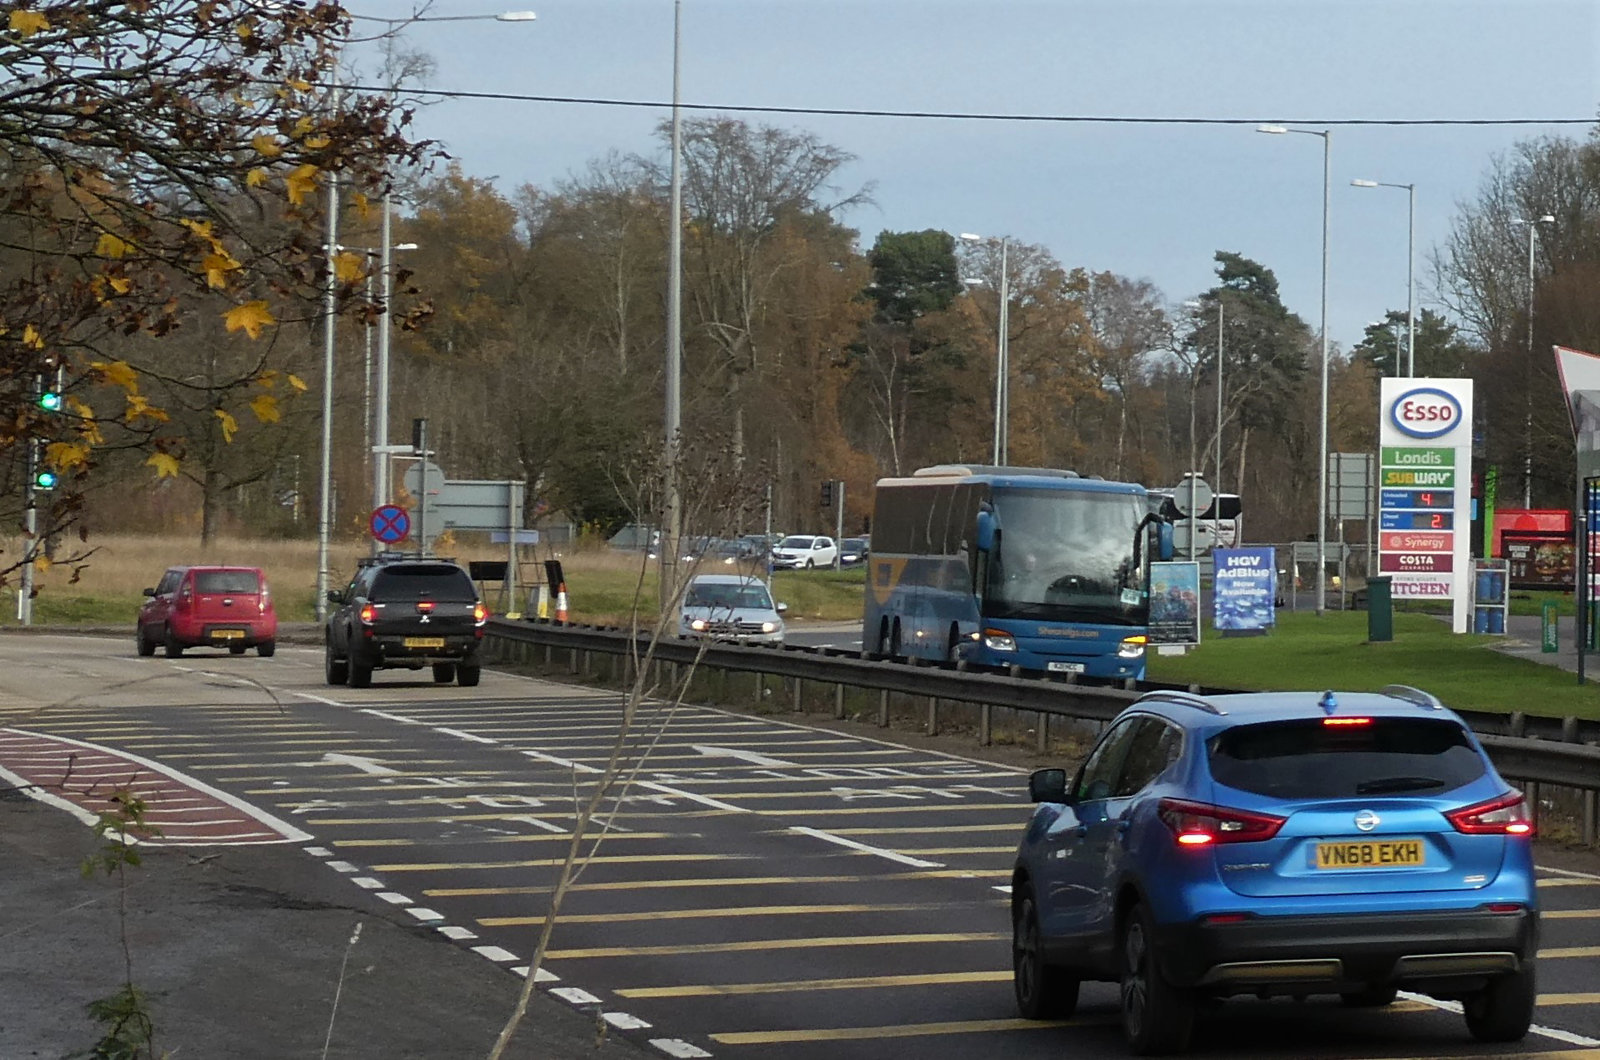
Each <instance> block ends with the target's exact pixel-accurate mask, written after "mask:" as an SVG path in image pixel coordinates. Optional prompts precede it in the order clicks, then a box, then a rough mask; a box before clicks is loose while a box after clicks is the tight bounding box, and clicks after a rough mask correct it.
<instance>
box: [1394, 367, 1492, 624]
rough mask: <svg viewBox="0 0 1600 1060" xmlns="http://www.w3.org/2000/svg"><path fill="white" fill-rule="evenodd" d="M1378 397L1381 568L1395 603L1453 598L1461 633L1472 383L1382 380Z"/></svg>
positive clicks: (1466, 569) (1464, 613)
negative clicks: (1379, 403) (1386, 577)
mask: <svg viewBox="0 0 1600 1060" xmlns="http://www.w3.org/2000/svg"><path fill="white" fill-rule="evenodd" d="M1381 395H1382V402H1381V404H1382V412H1381V414H1380V416H1379V424H1378V433H1379V439H1378V441H1379V448H1380V451H1379V461H1378V464H1379V473H1378V487H1379V488H1378V571H1379V572H1380V573H1382V574H1385V575H1388V576H1389V577H1391V578H1392V579H1393V581H1392V582H1391V591H1392V594H1393V596H1394V598H1395V599H1396V600H1407V599H1410V600H1417V599H1432V600H1453V601H1454V602H1455V606H1454V608H1453V622H1452V626H1453V628H1454V629H1455V631H1456V632H1457V633H1465V632H1466V631H1467V604H1468V599H1467V594H1468V589H1469V588H1470V586H1469V585H1468V582H1467V579H1468V578H1469V577H1470V576H1471V564H1470V561H1469V554H1468V540H1467V535H1468V533H1469V531H1470V519H1471V504H1472V497H1471V494H1472V489H1471V482H1472V478H1471V474H1472V380H1470V379H1385V380H1383V383H1382V391H1381Z"/></svg>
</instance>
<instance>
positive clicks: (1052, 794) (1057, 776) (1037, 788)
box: [1028, 769, 1067, 803]
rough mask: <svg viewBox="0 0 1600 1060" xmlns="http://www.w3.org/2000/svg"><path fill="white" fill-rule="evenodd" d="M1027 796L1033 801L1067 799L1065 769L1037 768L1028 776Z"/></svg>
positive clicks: (1059, 800) (1061, 800)
mask: <svg viewBox="0 0 1600 1060" xmlns="http://www.w3.org/2000/svg"><path fill="white" fill-rule="evenodd" d="M1028 798H1030V799H1032V800H1033V801H1034V802H1060V803H1064V802H1066V801H1067V771H1066V770H1065V769H1038V770H1035V771H1034V773H1033V775H1032V776H1030V777H1029V778H1028Z"/></svg>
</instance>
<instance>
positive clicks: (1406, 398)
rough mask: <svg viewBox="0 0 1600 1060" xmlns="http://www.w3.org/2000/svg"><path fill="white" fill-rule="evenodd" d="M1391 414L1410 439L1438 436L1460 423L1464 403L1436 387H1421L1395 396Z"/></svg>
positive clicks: (1400, 430) (1396, 426) (1393, 420)
mask: <svg viewBox="0 0 1600 1060" xmlns="http://www.w3.org/2000/svg"><path fill="white" fill-rule="evenodd" d="M1389 416H1390V419H1391V421H1392V422H1393V423H1394V426H1395V429H1396V430H1398V431H1399V432H1400V433H1401V434H1404V435H1407V436H1408V437H1411V438H1438V437H1439V436H1440V435H1445V434H1449V433H1450V432H1451V431H1453V430H1455V429H1456V426H1457V425H1458V424H1460V423H1461V402H1459V401H1457V400H1456V398H1455V395H1453V394H1450V393H1449V392H1447V391H1444V390H1440V389H1439V388H1437V387H1431V386H1422V387H1416V388H1415V389H1412V390H1408V391H1406V392H1405V393H1403V394H1401V395H1400V396H1399V397H1397V398H1395V399H1394V402H1393V403H1392V404H1391V405H1390V406H1389Z"/></svg>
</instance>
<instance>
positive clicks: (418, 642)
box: [406, 637, 444, 648]
mask: <svg viewBox="0 0 1600 1060" xmlns="http://www.w3.org/2000/svg"><path fill="white" fill-rule="evenodd" d="M406 647H408V648H442V647H444V638H443V637H407V638H406Z"/></svg>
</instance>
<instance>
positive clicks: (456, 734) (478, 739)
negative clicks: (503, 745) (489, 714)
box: [433, 728, 500, 744]
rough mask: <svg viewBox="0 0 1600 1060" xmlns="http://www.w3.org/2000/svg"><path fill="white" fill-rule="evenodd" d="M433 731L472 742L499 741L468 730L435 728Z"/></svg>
mask: <svg viewBox="0 0 1600 1060" xmlns="http://www.w3.org/2000/svg"><path fill="white" fill-rule="evenodd" d="M433 731H434V732H442V733H444V734H445V735H446V736H454V737H455V738H456V739H458V740H471V741H472V742H473V743H489V744H498V743H499V742H500V741H499V740H492V739H490V738H489V737H487V736H477V735H475V734H473V733H470V732H462V731H461V730H460V729H444V728H436V729H434V730H433Z"/></svg>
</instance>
